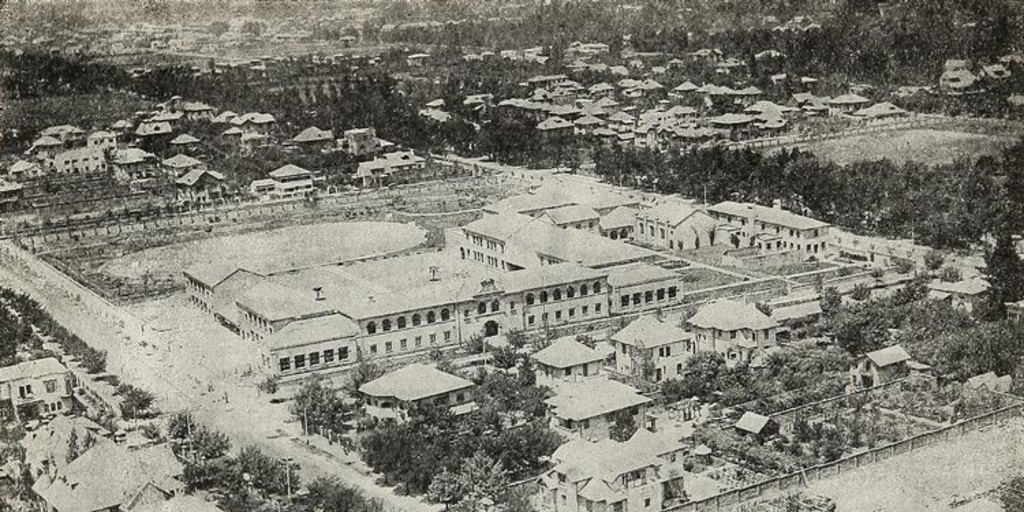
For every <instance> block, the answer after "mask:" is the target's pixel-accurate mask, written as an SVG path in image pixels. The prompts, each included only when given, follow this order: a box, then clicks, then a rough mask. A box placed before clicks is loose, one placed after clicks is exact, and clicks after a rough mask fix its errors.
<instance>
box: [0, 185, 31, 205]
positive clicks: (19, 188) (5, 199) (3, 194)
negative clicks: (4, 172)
mask: <svg viewBox="0 0 1024 512" xmlns="http://www.w3.org/2000/svg"><path fill="white" fill-rule="evenodd" d="M24 191H25V185H22V184H21V183H15V182H10V181H7V180H6V179H4V178H0V211H8V210H12V209H14V207H15V206H17V204H18V202H20V201H21V198H22V195H23V194H24Z"/></svg>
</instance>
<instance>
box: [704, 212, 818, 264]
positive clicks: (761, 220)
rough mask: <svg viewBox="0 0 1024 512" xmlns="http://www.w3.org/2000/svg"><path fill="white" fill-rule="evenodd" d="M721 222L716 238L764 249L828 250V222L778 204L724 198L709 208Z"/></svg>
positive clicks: (741, 245) (738, 245) (809, 251)
mask: <svg viewBox="0 0 1024 512" xmlns="http://www.w3.org/2000/svg"><path fill="white" fill-rule="evenodd" d="M708 214H709V215H711V217H713V218H714V219H715V220H717V221H718V222H719V223H720V225H719V226H718V228H717V229H716V235H715V240H716V241H719V240H720V241H721V242H720V243H731V244H732V245H734V246H735V247H756V248H758V249H760V250H762V251H776V252H779V251H798V252H802V253H803V254H805V255H821V254H823V253H824V252H825V250H826V249H827V245H828V244H827V240H828V234H829V224H828V223H825V222H821V221H819V220H815V219H812V218H809V217H804V216H803V215H797V214H795V213H792V212H789V211H786V210H783V209H782V207H781V205H780V204H779V203H776V206H775V207H772V208H769V207H767V206H761V205H756V204H752V203H736V202H733V201H725V202H722V203H718V204H716V205H714V206H711V207H710V208H708Z"/></svg>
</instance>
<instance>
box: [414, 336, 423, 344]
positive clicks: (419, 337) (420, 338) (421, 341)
mask: <svg viewBox="0 0 1024 512" xmlns="http://www.w3.org/2000/svg"><path fill="white" fill-rule="evenodd" d="M422 344H423V336H416V346H417V347H418V346H420V345H422Z"/></svg>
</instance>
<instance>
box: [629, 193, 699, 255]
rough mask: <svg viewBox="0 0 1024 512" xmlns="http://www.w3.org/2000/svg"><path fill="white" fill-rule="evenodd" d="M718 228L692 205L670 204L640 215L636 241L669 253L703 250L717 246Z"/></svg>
mask: <svg viewBox="0 0 1024 512" xmlns="http://www.w3.org/2000/svg"><path fill="white" fill-rule="evenodd" d="M717 225H718V224H717V222H715V220H714V219H713V218H711V217H710V216H708V214H707V213H705V212H703V211H701V210H699V209H697V208H695V207H693V206H692V205H688V204H685V203H682V202H676V201H666V202H662V203H660V204H658V205H656V206H654V207H652V208H648V209H641V210H640V211H639V212H637V215H636V228H635V229H634V230H633V240H635V241H636V242H639V243H641V244H645V245H650V246H654V247H660V248H664V249H669V250H680V251H681V250H685V249H700V248H701V247H708V246H710V245H712V244H714V243H715V238H714V236H715V227H716V226H717Z"/></svg>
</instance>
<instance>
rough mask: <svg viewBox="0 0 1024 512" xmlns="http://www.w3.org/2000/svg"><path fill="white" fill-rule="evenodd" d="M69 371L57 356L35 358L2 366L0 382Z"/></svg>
mask: <svg viewBox="0 0 1024 512" xmlns="http://www.w3.org/2000/svg"><path fill="white" fill-rule="evenodd" d="M66 371H68V369H67V368H65V367H64V365H62V364H60V361H57V360H56V359H55V358H52V357H47V358H45V359H34V360H32V361H25V362H23V363H18V364H15V365H12V366H4V367H0V382H10V381H13V380H20V379H31V378H36V377H42V376H44V375H53V374H56V373H64V372H66Z"/></svg>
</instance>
